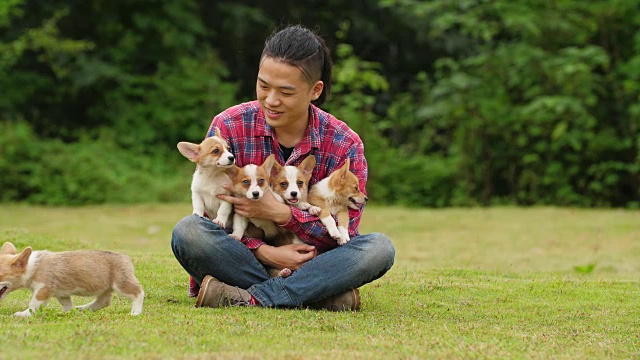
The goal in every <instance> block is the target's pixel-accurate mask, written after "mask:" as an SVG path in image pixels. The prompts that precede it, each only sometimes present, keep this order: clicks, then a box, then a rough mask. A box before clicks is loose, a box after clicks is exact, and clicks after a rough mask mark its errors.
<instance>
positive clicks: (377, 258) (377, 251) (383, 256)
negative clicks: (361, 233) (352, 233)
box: [364, 233, 396, 270]
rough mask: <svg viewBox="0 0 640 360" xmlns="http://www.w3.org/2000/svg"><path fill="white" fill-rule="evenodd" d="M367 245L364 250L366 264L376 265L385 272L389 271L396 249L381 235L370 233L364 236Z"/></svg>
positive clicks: (387, 238)
mask: <svg viewBox="0 0 640 360" xmlns="http://www.w3.org/2000/svg"><path fill="white" fill-rule="evenodd" d="M365 237H366V238H367V245H366V247H365V248H364V250H365V251H364V253H365V257H367V258H368V259H367V261H366V262H367V263H369V264H372V265H373V264H376V265H377V266H378V267H382V268H384V269H386V270H388V269H390V268H391V266H392V265H393V263H394V260H395V256H396V249H395V247H394V246H393V244H392V243H391V239H389V237H387V236H386V235H385V234H382V233H371V234H367V235H365Z"/></svg>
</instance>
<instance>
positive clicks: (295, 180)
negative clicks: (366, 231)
mask: <svg viewBox="0 0 640 360" xmlns="http://www.w3.org/2000/svg"><path fill="white" fill-rule="evenodd" d="M315 166H316V158H315V157H314V156H313V155H310V156H307V157H306V158H305V159H304V160H303V161H302V162H301V163H300V165H298V166H297V167H296V166H281V165H280V164H278V163H277V162H276V163H274V164H273V169H272V170H271V190H272V191H273V195H274V196H275V198H276V199H277V200H278V201H280V202H282V203H285V204H287V205H291V206H295V207H297V208H298V209H301V210H307V211H309V213H311V214H312V215H318V214H319V213H320V211H321V210H322V209H320V208H319V207H317V206H313V205H311V204H309V203H308V202H307V195H308V189H309V181H310V180H311V175H312V173H313V169H314V167H315ZM288 244H303V242H302V241H301V240H300V239H299V238H298V236H296V234H294V233H293V232H290V231H281V232H280V233H279V234H278V236H277V238H276V239H275V240H274V245H275V246H282V245H288ZM269 273H270V274H271V276H282V277H287V276H289V275H291V270H290V269H288V268H284V269H282V270H277V269H270V271H269Z"/></svg>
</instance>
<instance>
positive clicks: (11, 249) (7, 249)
mask: <svg viewBox="0 0 640 360" xmlns="http://www.w3.org/2000/svg"><path fill="white" fill-rule="evenodd" d="M16 252H17V251H16V247H15V246H14V245H13V244H12V243H10V242H8V241H7V242H5V243H4V244H2V249H0V254H8V255H15V254H16Z"/></svg>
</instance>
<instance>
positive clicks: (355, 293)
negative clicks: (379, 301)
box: [351, 288, 360, 311]
mask: <svg viewBox="0 0 640 360" xmlns="http://www.w3.org/2000/svg"><path fill="white" fill-rule="evenodd" d="M353 296H354V297H355V306H354V309H351V311H359V310H360V290H358V288H355V289H353Z"/></svg>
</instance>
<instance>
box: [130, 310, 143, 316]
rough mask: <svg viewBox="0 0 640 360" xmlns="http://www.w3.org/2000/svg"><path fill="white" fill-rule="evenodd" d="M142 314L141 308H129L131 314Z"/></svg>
mask: <svg viewBox="0 0 640 360" xmlns="http://www.w3.org/2000/svg"><path fill="white" fill-rule="evenodd" d="M140 314H142V310H131V315H133V316H138V315H140Z"/></svg>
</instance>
